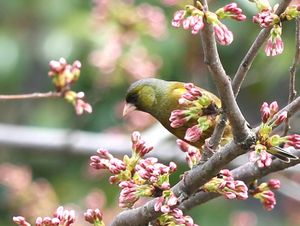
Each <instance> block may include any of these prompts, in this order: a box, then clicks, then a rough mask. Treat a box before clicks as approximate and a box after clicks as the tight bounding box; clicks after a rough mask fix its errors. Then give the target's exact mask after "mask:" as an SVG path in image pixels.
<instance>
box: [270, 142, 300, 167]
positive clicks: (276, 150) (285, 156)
mask: <svg viewBox="0 0 300 226" xmlns="http://www.w3.org/2000/svg"><path fill="white" fill-rule="evenodd" d="M268 152H269V153H270V154H272V155H274V156H275V157H277V158H278V159H280V160H281V161H283V162H287V163H289V162H290V161H291V160H296V159H298V157H297V156H295V155H293V154H291V153H289V152H287V151H286V150H284V149H283V148H281V147H278V146H276V147H272V148H270V149H269V150H268Z"/></svg>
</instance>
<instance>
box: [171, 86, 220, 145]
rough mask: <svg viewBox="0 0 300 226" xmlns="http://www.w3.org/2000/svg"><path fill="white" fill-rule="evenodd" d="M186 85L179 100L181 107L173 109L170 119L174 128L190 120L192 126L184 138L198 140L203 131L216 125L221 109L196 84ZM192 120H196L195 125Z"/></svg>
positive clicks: (190, 140)
mask: <svg viewBox="0 0 300 226" xmlns="http://www.w3.org/2000/svg"><path fill="white" fill-rule="evenodd" d="M184 87H185V89H186V91H185V92H184V93H183V94H182V96H181V98H179V100H178V103H179V105H180V106H181V109H176V110H174V111H172V112H171V116H170V118H169V121H170V122H171V124H170V125H171V127H173V128H179V127H182V126H186V123H187V122H188V124H189V126H190V127H189V128H188V129H187V130H186V133H185V137H184V139H185V140H186V141H188V142H197V141H198V140H199V139H200V138H201V136H202V133H203V132H204V131H205V130H207V129H209V128H210V127H211V126H212V125H214V123H215V120H216V117H217V115H218V114H219V112H220V111H219V108H218V107H217V105H216V103H215V102H214V101H213V100H212V98H210V97H209V96H208V95H206V94H205V93H203V92H201V90H200V89H199V88H198V87H196V86H195V85H194V84H192V83H187V84H185V85H184ZM192 122H195V123H194V125H193V123H192Z"/></svg>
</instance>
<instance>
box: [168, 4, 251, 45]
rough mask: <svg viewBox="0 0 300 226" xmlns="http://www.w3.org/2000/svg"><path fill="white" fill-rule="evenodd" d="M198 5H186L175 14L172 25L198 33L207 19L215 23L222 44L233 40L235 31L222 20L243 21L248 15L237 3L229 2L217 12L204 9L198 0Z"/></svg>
mask: <svg viewBox="0 0 300 226" xmlns="http://www.w3.org/2000/svg"><path fill="white" fill-rule="evenodd" d="M196 5H197V6H192V5H186V6H185V9H184V10H179V11H177V12H176V13H175V14H174V17H173V20H172V25H173V26H174V27H180V26H181V25H182V27H183V28H184V29H186V30H187V29H191V31H192V34H197V33H198V32H199V31H200V30H202V29H203V28H204V22H203V20H204V19H205V20H206V21H207V22H208V23H210V24H212V25H213V28H214V31H215V36H216V40H217V42H218V43H219V44H221V45H229V44H231V42H232V41H233V33H232V32H231V31H230V30H229V29H228V28H227V26H226V25H224V24H223V23H222V22H221V21H220V20H221V19H227V18H231V19H234V20H237V21H243V20H245V19H246V16H245V15H244V14H243V10H242V9H241V8H239V7H238V6H237V4H236V3H231V4H228V5H226V6H224V7H222V8H220V9H218V10H217V11H216V12H214V13H213V12H210V11H204V10H203V6H202V4H201V3H200V2H199V1H197V4H196Z"/></svg>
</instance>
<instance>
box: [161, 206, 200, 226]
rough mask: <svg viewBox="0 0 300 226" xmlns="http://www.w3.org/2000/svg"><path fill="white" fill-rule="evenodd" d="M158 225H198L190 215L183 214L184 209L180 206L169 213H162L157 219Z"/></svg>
mask: <svg viewBox="0 0 300 226" xmlns="http://www.w3.org/2000/svg"><path fill="white" fill-rule="evenodd" d="M157 225H160V226H170V225H182V226H198V225H197V224H195V223H194V221H193V219H192V218H191V217H190V216H187V215H183V212H182V210H180V209H178V208H174V209H172V210H171V211H170V212H169V213H166V214H163V215H161V216H160V217H159V218H158V219H157Z"/></svg>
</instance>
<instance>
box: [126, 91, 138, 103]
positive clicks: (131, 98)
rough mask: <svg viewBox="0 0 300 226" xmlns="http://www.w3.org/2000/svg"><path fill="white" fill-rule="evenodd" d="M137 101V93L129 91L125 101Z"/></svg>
mask: <svg viewBox="0 0 300 226" xmlns="http://www.w3.org/2000/svg"><path fill="white" fill-rule="evenodd" d="M137 101H138V94H137V93H131V94H129V95H128V96H127V97H126V102H127V103H131V104H135V103H137Z"/></svg>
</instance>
